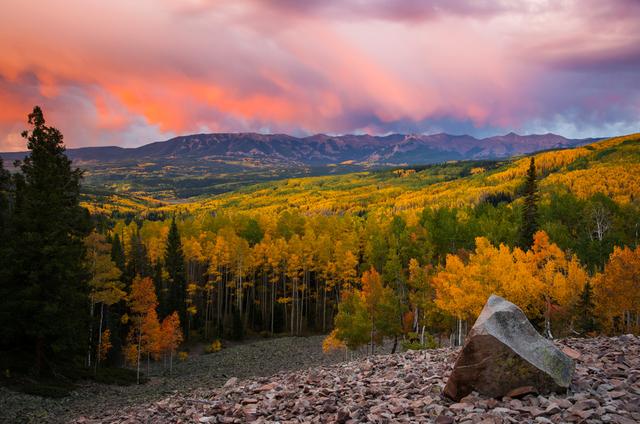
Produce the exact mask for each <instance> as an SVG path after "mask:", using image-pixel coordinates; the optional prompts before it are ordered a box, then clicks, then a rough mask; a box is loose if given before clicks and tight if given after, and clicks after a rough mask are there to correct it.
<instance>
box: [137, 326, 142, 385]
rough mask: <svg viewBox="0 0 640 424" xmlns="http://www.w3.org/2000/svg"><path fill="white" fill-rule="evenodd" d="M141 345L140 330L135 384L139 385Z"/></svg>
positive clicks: (139, 330) (139, 333)
mask: <svg viewBox="0 0 640 424" xmlns="http://www.w3.org/2000/svg"><path fill="white" fill-rule="evenodd" d="M141 343H142V329H140V328H139V329H138V361H137V362H138V365H137V369H136V383H137V384H140V345H141Z"/></svg>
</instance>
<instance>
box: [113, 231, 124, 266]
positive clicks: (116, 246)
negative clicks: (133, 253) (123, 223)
mask: <svg viewBox="0 0 640 424" xmlns="http://www.w3.org/2000/svg"><path fill="white" fill-rule="evenodd" d="M111 260H112V261H113V262H114V263H115V264H116V266H117V267H118V269H119V270H120V271H121V272H124V271H125V269H126V264H125V261H126V260H125V256H124V247H123V246H122V241H121V240H120V236H119V235H118V233H115V234H114V236H113V240H111Z"/></svg>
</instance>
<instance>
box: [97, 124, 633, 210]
mask: <svg viewBox="0 0 640 424" xmlns="http://www.w3.org/2000/svg"><path fill="white" fill-rule="evenodd" d="M534 156H535V158H536V167H537V170H538V175H539V177H540V179H539V180H540V188H541V190H542V192H543V194H544V193H557V192H562V191H568V192H572V193H574V194H575V195H577V196H579V197H582V198H586V197H589V196H591V195H593V194H595V193H597V192H600V193H603V194H605V195H607V196H609V197H611V198H613V199H614V200H616V201H617V202H620V203H629V202H636V201H638V199H639V198H640V194H639V193H640V134H631V135H628V136H624V137H615V138H611V139H607V140H603V141H599V142H596V143H592V144H589V145H586V146H582V147H577V148H572V149H566V150H557V151H547V152H540V153H537V154H534ZM528 166H529V158H528V157H523V158H516V159H511V160H503V161H491V160H484V161H458V162H453V163H443V164H435V165H428V166H414V167H401V168H394V169H386V170H374V171H364V172H362V171H360V172H352V173H349V174H345V175H324V176H316V177H304V178H282V179H281V180H280V181H271V182H264V183H261V184H257V185H250V186H245V187H239V188H237V189H236V190H234V191H232V192H230V193H224V194H222V195H216V196H203V197H202V198H200V199H198V200H195V201H191V202H190V203H184V204H181V205H180V206H168V205H164V206H163V205H162V204H158V203H156V204H149V202H147V201H146V200H145V199H139V201H137V203H135V204H134V203H132V202H131V201H130V200H129V199H128V198H127V197H126V196H125V197H112V198H111V199H108V200H102V201H98V199H99V196H90V197H88V199H87V200H88V201H87V203H86V205H87V206H89V207H91V208H92V209H93V210H94V211H96V212H98V211H100V212H103V213H106V214H111V212H112V211H114V210H124V211H127V212H130V213H134V212H136V211H137V212H144V211H151V210H156V211H159V210H164V209H165V208H168V209H173V208H175V207H178V208H181V209H184V210H187V211H193V212H195V211H212V210H233V211H242V212H246V213H251V214H256V215H260V214H270V213H279V212H281V211H283V210H287V209H297V210H299V211H301V212H303V213H305V214H315V213H318V214H342V213H352V214H363V213H371V212H380V213H396V212H400V211H411V210H421V209H422V208H424V207H425V206H428V205H432V206H449V207H451V206H462V205H472V204H477V203H479V202H482V201H484V200H491V201H500V200H501V199H502V200H511V199H514V198H515V197H517V194H516V193H517V190H518V187H519V186H520V185H521V184H522V182H523V181H524V178H525V175H526V172H527V168H528Z"/></svg>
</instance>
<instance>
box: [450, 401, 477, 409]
mask: <svg viewBox="0 0 640 424" xmlns="http://www.w3.org/2000/svg"><path fill="white" fill-rule="evenodd" d="M449 409H451V410H452V411H471V410H472V409H473V404H471V403H464V402H460V403H454V404H453V405H451V406H449Z"/></svg>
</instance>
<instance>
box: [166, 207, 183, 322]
mask: <svg viewBox="0 0 640 424" xmlns="http://www.w3.org/2000/svg"><path fill="white" fill-rule="evenodd" d="M164 266H165V268H166V270H167V276H168V286H169V296H168V310H169V311H178V315H179V317H180V322H181V323H182V326H183V332H184V334H187V328H186V327H185V326H186V325H187V324H188V320H187V316H186V315H187V314H186V312H187V311H186V290H187V282H186V274H185V260H184V253H183V251H182V241H181V240H180V233H179V231H178V225H177V224H176V218H175V216H174V217H173V219H172V220H171V226H170V227H169V234H168V236H167V245H166V249H165V255H164Z"/></svg>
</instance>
